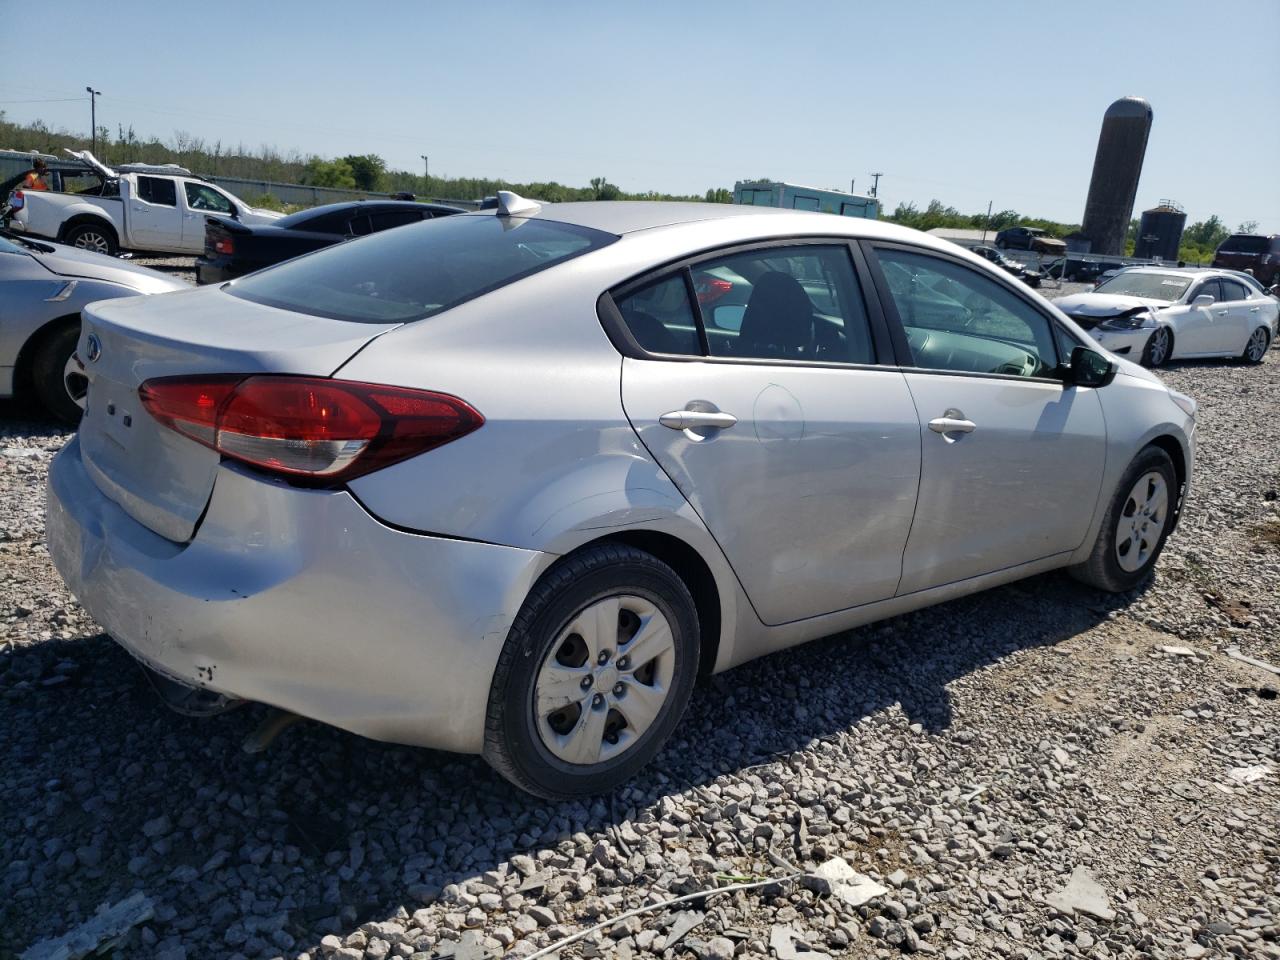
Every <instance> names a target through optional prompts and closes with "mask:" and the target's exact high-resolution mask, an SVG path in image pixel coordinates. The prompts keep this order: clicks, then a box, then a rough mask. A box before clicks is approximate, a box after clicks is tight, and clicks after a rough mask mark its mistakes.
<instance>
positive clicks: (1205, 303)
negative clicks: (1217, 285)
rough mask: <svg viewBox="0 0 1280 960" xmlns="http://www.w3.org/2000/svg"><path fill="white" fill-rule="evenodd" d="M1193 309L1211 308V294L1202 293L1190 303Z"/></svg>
mask: <svg viewBox="0 0 1280 960" xmlns="http://www.w3.org/2000/svg"><path fill="white" fill-rule="evenodd" d="M1191 305H1192V306H1193V307H1211V306H1213V294H1211V293H1202V294H1200V296H1198V297H1196V298H1195V299H1194V300H1192V301H1191Z"/></svg>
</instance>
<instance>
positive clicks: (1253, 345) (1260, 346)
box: [1249, 330, 1267, 360]
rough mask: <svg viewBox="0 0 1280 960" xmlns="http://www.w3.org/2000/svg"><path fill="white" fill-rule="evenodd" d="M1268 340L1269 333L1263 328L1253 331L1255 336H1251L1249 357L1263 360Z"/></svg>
mask: <svg viewBox="0 0 1280 960" xmlns="http://www.w3.org/2000/svg"><path fill="white" fill-rule="evenodd" d="M1266 342H1267V335H1266V334H1265V333H1263V332H1262V331H1261V330H1255V331H1253V336H1252V337H1250V338H1249V359H1250V360H1261V359H1262V353H1263V350H1264V349H1265V346H1266Z"/></svg>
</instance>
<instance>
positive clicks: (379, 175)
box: [342, 153, 387, 191]
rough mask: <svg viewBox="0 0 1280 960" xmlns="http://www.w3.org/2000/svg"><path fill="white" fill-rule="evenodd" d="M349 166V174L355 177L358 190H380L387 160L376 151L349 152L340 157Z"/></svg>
mask: <svg viewBox="0 0 1280 960" xmlns="http://www.w3.org/2000/svg"><path fill="white" fill-rule="evenodd" d="M342 162H345V163H346V164H347V166H349V167H350V168H351V176H352V177H353V178H354V179H355V182H356V188H357V189H359V190H370V191H372V190H381V189H382V182H383V178H384V176H385V175H386V172H387V161H385V160H383V159H382V158H381V157H380V156H378V155H377V154H376V153H364V154H350V155H348V156H345V157H343V158H342Z"/></svg>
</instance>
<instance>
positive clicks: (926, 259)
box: [878, 249, 1058, 377]
mask: <svg viewBox="0 0 1280 960" xmlns="http://www.w3.org/2000/svg"><path fill="white" fill-rule="evenodd" d="M878 253H879V260H880V266H881V269H882V270H883V271H884V276H885V280H886V281H887V282H888V285H889V291H890V293H891V296H892V298H893V302H894V306H895V307H896V308H897V311H898V317H899V319H900V320H901V322H902V325H903V328H904V330H905V332H906V335H907V342H908V343H909V344H910V346H911V354H912V361H913V363H914V364H915V366H917V367H924V368H927V369H932V370H953V371H956V372H961V373H987V374H1002V375H1008V376H1020V377H1046V376H1049V375H1050V374H1051V373H1052V372H1053V371H1054V370H1055V369H1056V367H1057V365H1058V356H1057V351H1056V349H1055V346H1054V334H1053V325H1052V324H1051V323H1050V322H1049V319H1048V318H1047V317H1045V316H1044V315H1043V314H1041V313H1040V312H1039V311H1038V310H1036V309H1035V308H1033V307H1032V306H1031V305H1030V304H1028V303H1027V302H1026V301H1024V300H1022V299H1021V298H1020V297H1018V296H1017V295H1016V294H1014V293H1013V292H1012V291H1011V290H1008V289H1007V288H1006V287H1004V286H1003V285H1002V284H1000V283H998V282H996V281H995V280H993V279H991V278H989V277H985V276H983V275H982V274H980V273H978V272H977V271H976V270H972V269H970V268H969V267H964V266H960V265H959V264H956V263H953V262H951V261H949V260H943V259H940V258H938V257H932V256H928V255H925V254H918V253H910V252H907V251H903V250H893V249H882V250H880V251H878Z"/></svg>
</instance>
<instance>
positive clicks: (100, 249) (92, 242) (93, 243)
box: [75, 230, 111, 253]
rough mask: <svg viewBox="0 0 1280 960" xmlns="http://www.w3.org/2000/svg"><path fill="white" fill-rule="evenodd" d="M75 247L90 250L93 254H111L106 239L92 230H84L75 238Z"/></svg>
mask: <svg viewBox="0 0 1280 960" xmlns="http://www.w3.org/2000/svg"><path fill="white" fill-rule="evenodd" d="M75 245H76V246H77V247H79V248H80V249H81V250H92V251H93V252H94V253H110V252H111V246H110V244H108V243H107V238H106V237H104V236H103V235H102V234H100V233H94V232H93V231H92V230H86V231H84V232H83V233H81V234H80V235H79V236H78V237H76V243H75Z"/></svg>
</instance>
